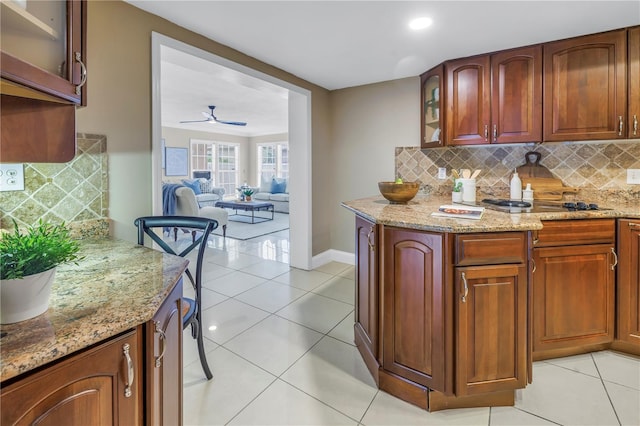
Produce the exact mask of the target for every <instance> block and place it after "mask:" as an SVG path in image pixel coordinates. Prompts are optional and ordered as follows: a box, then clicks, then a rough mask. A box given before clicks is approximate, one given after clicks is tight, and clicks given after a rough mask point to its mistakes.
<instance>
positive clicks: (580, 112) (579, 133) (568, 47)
mask: <svg viewBox="0 0 640 426" xmlns="http://www.w3.org/2000/svg"><path fill="white" fill-rule="evenodd" d="M626 73H627V31H626V30H619V31H611V32H607V33H602V34H594V35H589V36H583V37H576V38H572V39H568V40H561V41H557V42H552V43H547V44H545V45H544V95H543V97H544V125H543V128H544V140H545V141H571V140H593V139H621V138H625V137H626V135H627V131H626V127H625V126H626V125H627V123H626V121H627V120H626V118H627V83H626Z"/></svg>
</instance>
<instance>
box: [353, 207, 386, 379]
mask: <svg viewBox="0 0 640 426" xmlns="http://www.w3.org/2000/svg"><path fill="white" fill-rule="evenodd" d="M356 261H357V267H356V298H355V302H356V306H355V316H356V317H355V325H354V335H355V343H356V346H358V348H359V349H360V351H361V352H363V353H366V354H367V355H366V356H365V357H364V359H365V362H366V365H367V368H368V369H369V371H370V372H371V375H372V376H374V377H375V378H376V382H377V381H378V365H379V363H380V360H379V349H378V333H379V331H378V330H379V323H380V318H379V313H378V310H379V298H380V296H379V287H378V229H377V225H376V224H375V223H373V222H371V221H369V220H367V219H364V218H363V217H361V216H356Z"/></svg>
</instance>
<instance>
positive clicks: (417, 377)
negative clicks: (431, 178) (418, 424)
mask: <svg viewBox="0 0 640 426" xmlns="http://www.w3.org/2000/svg"><path fill="white" fill-rule="evenodd" d="M443 243H444V236H443V235H442V234H439V233H431V232H420V231H415V230H408V229H401V228H387V227H385V229H384V247H383V250H384V286H383V296H382V297H383V299H384V303H383V308H382V311H383V331H382V333H383V336H384V337H383V341H382V348H383V354H382V368H383V369H384V371H385V372H390V373H393V374H395V375H396V376H399V377H402V378H404V379H408V380H410V381H412V382H414V383H418V384H420V385H422V386H425V387H428V388H430V389H437V390H441V391H444V390H445V389H446V387H445V358H444V355H445V354H444V349H445V345H444V333H445V323H444V309H445V307H444V303H445V301H444V291H445V286H444V244H443ZM383 390H384V388H383Z"/></svg>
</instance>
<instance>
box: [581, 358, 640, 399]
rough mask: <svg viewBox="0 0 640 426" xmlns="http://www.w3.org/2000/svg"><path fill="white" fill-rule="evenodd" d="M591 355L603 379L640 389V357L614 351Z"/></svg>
mask: <svg viewBox="0 0 640 426" xmlns="http://www.w3.org/2000/svg"><path fill="white" fill-rule="evenodd" d="M591 355H593V359H594V360H595V362H596V365H597V366H598V371H600V375H601V376H602V379H603V380H606V381H608V382H613V383H617V384H619V385H623V386H628V387H630V388H633V389H636V390H640V357H637V356H633V355H626V354H622V353H619V352H613V351H600V352H594V353H592V354H591ZM639 406H640V404H639Z"/></svg>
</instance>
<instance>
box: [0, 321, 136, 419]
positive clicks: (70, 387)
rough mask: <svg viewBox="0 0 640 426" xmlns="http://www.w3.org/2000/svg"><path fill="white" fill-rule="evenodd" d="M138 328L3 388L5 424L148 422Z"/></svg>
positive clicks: (0, 413)
mask: <svg viewBox="0 0 640 426" xmlns="http://www.w3.org/2000/svg"><path fill="white" fill-rule="evenodd" d="M141 337H142V334H141V333H139V332H138V331H137V329H134V330H131V331H129V332H127V333H125V334H123V335H121V336H119V337H116V338H113V339H111V340H109V341H107V342H105V343H103V344H100V345H98V346H96V347H93V348H90V349H88V350H85V351H83V352H81V353H79V354H76V355H72V356H70V357H68V358H66V359H64V360H63V361H61V362H58V363H56V364H55V365H54V366H52V367H49V368H45V369H44V370H40V371H38V372H36V373H34V374H32V375H30V376H28V377H27V378H25V379H22V380H20V381H17V382H15V383H13V384H10V385H8V386H3V388H2V391H1V398H2V411H1V412H0V416H1V418H2V422H1V423H2V424H3V425H13V424H19V425H21V424H43V425H63V424H64V425H78V426H86V425H89V424H103V425H107V424H121V425H142V424H143V413H142V409H141V408H142V401H143V386H142V374H141V373H142V352H143V351H142V340H141Z"/></svg>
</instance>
